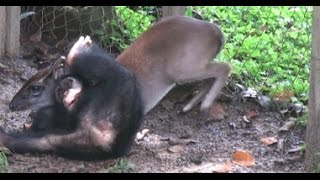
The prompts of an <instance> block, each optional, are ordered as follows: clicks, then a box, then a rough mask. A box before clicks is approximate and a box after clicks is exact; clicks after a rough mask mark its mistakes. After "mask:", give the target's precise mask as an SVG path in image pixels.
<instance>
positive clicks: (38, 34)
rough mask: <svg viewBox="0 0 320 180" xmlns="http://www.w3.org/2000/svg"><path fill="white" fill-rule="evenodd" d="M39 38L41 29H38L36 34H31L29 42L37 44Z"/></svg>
mask: <svg viewBox="0 0 320 180" xmlns="http://www.w3.org/2000/svg"><path fill="white" fill-rule="evenodd" d="M41 37H42V31H41V29H39V30H38V31H37V32H35V33H34V34H32V35H31V36H30V41H31V42H33V43H37V42H40V41H41Z"/></svg>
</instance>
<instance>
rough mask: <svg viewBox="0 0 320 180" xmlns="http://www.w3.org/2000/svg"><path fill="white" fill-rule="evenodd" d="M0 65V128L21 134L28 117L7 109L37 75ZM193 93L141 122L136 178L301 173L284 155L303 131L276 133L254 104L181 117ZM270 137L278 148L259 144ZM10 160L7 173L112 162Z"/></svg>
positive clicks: (99, 167) (101, 167)
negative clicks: (238, 158) (239, 159)
mask: <svg viewBox="0 0 320 180" xmlns="http://www.w3.org/2000/svg"><path fill="white" fill-rule="evenodd" d="M0 62H1V63H2V64H4V65H5V66H6V67H1V68H0V76H1V78H3V80H2V81H0V84H1V86H0V126H1V127H4V129H5V131H9V130H21V128H22V124H23V123H25V122H26V121H30V119H29V117H28V114H29V112H28V111H26V112H10V111H9V108H8V104H9V101H10V100H11V99H12V97H13V95H14V94H15V93H16V92H17V90H18V89H19V88H20V87H21V85H22V84H23V82H24V80H25V79H27V78H29V77H31V76H32V75H33V74H34V73H35V72H36V69H35V68H32V67H31V66H30V64H31V63H30V61H27V60H22V59H16V60H9V59H2V60H1V61H0ZM196 89H197V84H190V85H184V86H179V87H177V88H175V89H174V90H173V91H171V92H170V93H169V94H168V95H167V96H166V97H165V98H164V99H163V100H162V101H161V102H160V103H159V104H158V105H157V106H156V107H155V108H154V109H153V110H152V111H150V112H149V113H148V114H147V115H146V116H145V122H144V124H143V126H142V128H141V130H142V129H149V133H147V135H146V136H145V137H144V138H143V139H142V140H140V141H138V142H137V143H135V145H134V147H133V150H132V153H131V154H130V155H128V156H127V157H125V158H124V159H127V160H128V161H130V162H131V163H133V164H135V167H136V168H135V171H134V172H292V173H297V172H304V166H303V162H304V154H303V153H302V152H300V151H297V152H288V150H290V149H294V148H296V147H298V146H300V145H302V144H303V143H304V142H303V141H304V138H305V137H304V136H305V127H299V126H295V127H293V128H292V129H290V130H289V131H288V132H279V129H280V127H281V126H282V125H283V124H285V121H287V120H284V119H283V118H281V117H280V116H279V114H278V113H275V112H270V111H266V110H264V109H262V108H261V107H260V106H259V105H258V104H256V103H255V102H249V101H248V102H243V101H241V100H238V99H233V100H231V101H229V102H226V101H224V102H219V101H218V102H217V105H216V106H215V107H218V109H219V110H212V112H213V114H214V113H218V114H219V113H220V116H219V118H208V116H205V115H204V114H202V113H200V112H199V106H198V107H196V108H194V109H193V110H192V111H190V112H188V113H185V114H183V113H180V110H181V109H182V107H183V105H185V104H186V103H187V100H188V98H187V97H188V96H189V95H190V93H192V92H193V91H194V90H196ZM248 112H256V113H257V115H256V117H254V118H252V119H250V120H249V121H250V122H245V121H244V120H243V116H244V115H246V114H247V113H248ZM221 114H222V116H221ZM209 117H212V116H209ZM268 137H274V138H275V139H276V141H277V142H275V143H273V142H272V143H271V144H270V145H266V144H265V143H263V142H262V141H261V139H262V138H268ZM273 140H274V139H273ZM239 150H243V151H245V152H247V153H249V154H250V155H251V156H252V157H253V158H254V160H255V162H254V165H252V166H242V165H239V164H236V163H234V162H232V161H233V158H232V155H233V153H234V152H236V151H239ZM8 160H9V168H8V172H105V170H106V168H108V166H110V165H111V164H112V163H113V162H114V160H105V161H99V162H86V161H75V160H69V159H65V158H62V157H58V156H56V155H49V154H41V155H40V154H39V155H37V154H33V155H31V154H25V155H19V154H14V155H12V156H9V157H8ZM219 168H220V169H219ZM221 169H222V170H221Z"/></svg>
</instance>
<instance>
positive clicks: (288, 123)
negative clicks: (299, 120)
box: [279, 120, 294, 131]
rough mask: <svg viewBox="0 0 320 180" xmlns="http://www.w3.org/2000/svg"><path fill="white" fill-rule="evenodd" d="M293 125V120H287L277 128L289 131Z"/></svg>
mask: <svg viewBox="0 0 320 180" xmlns="http://www.w3.org/2000/svg"><path fill="white" fill-rule="evenodd" d="M293 126H294V120H290V121H287V122H286V123H285V124H284V125H283V126H282V127H281V128H280V129H279V130H280V131H289V129H291V128H292V127H293Z"/></svg>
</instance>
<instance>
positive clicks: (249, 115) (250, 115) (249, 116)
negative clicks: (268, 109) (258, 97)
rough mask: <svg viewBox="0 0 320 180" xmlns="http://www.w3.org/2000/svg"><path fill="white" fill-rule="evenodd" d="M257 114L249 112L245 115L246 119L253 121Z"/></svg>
mask: <svg viewBox="0 0 320 180" xmlns="http://www.w3.org/2000/svg"><path fill="white" fill-rule="evenodd" d="M258 115H259V114H258V113H257V112H255V111H249V112H248V113H247V114H246V117H247V119H253V118H256V117H257V116H258Z"/></svg>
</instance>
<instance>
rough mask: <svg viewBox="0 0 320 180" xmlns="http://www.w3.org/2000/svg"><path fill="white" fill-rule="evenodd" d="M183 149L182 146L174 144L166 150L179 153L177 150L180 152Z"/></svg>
mask: <svg viewBox="0 0 320 180" xmlns="http://www.w3.org/2000/svg"><path fill="white" fill-rule="evenodd" d="M183 150H184V146H181V145H175V146H171V147H169V148H168V151H169V152H172V153H179V152H182V151H183Z"/></svg>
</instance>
